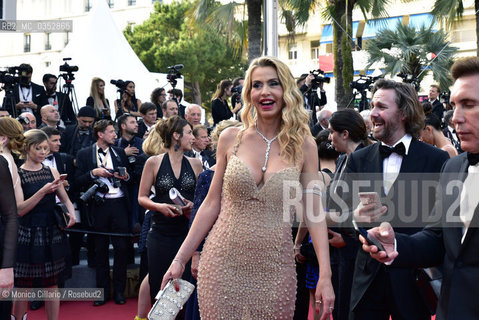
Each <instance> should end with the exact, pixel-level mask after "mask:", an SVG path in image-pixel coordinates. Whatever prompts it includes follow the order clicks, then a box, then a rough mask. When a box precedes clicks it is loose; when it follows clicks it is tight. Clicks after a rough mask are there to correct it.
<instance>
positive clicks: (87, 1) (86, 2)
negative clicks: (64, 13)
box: [85, 0, 91, 12]
mask: <svg viewBox="0 0 479 320" xmlns="http://www.w3.org/2000/svg"><path fill="white" fill-rule="evenodd" d="M90 10H91V1H90V0H85V12H89V11H90Z"/></svg>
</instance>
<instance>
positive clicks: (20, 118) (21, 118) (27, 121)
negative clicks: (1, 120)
mask: <svg viewBox="0 0 479 320" xmlns="http://www.w3.org/2000/svg"><path fill="white" fill-rule="evenodd" d="M16 120H17V121H18V122H20V123H21V124H24V125H29V124H30V119H28V118H27V117H25V116H18V118H17V119H16Z"/></svg>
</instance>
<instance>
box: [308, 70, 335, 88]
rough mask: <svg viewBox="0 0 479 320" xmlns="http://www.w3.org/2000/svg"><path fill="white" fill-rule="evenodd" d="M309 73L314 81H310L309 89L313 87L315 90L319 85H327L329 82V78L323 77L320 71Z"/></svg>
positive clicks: (322, 72)
mask: <svg viewBox="0 0 479 320" xmlns="http://www.w3.org/2000/svg"><path fill="white" fill-rule="evenodd" d="M309 73H310V74H312V75H313V76H314V79H313V80H312V81H311V87H313V88H314V87H316V88H317V87H318V85H319V84H320V83H324V82H326V83H329V82H330V81H331V78H329V77H325V76H324V71H323V70H321V69H318V70H313V71H310V72H309Z"/></svg>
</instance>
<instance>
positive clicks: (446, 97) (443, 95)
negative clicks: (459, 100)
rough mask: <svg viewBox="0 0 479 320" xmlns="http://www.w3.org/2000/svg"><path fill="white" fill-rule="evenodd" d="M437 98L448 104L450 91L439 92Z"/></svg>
mask: <svg viewBox="0 0 479 320" xmlns="http://www.w3.org/2000/svg"><path fill="white" fill-rule="evenodd" d="M439 99H442V101H443V102H445V103H446V104H447V105H449V101H450V99H451V91H444V92H441V93H440V94H439Z"/></svg>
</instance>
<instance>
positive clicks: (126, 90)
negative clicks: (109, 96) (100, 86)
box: [110, 80, 141, 119]
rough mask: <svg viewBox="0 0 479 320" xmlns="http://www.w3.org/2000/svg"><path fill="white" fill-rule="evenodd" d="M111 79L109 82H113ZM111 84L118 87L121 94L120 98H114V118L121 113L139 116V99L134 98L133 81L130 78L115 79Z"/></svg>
mask: <svg viewBox="0 0 479 320" xmlns="http://www.w3.org/2000/svg"><path fill="white" fill-rule="evenodd" d="M112 81H115V80H112ZM112 81H110V83H113V82H112ZM113 84H114V85H116V86H117V87H118V89H119V92H120V96H121V99H116V100H115V112H116V117H115V119H118V118H119V117H120V116H121V115H122V114H123V113H130V114H131V115H133V116H135V117H141V114H140V111H139V110H140V107H141V100H140V99H137V98H136V95H135V83H134V82H133V81H130V80H127V81H122V80H117V81H115V83H113Z"/></svg>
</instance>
